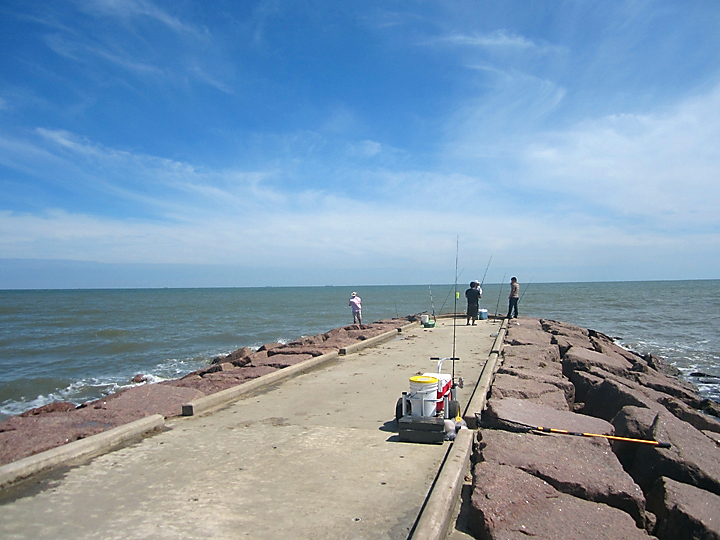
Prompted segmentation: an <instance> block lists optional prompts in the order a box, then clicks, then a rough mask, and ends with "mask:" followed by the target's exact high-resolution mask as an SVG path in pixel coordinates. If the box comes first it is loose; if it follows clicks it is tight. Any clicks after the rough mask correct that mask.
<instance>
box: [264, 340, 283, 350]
mask: <svg viewBox="0 0 720 540" xmlns="http://www.w3.org/2000/svg"><path fill="white" fill-rule="evenodd" d="M282 346H283V344H282V343H278V342H274V343H265V344H264V345H262V346H261V347H260V348H259V349H258V352H262V351H272V350H273V349H276V348H278V347H282Z"/></svg>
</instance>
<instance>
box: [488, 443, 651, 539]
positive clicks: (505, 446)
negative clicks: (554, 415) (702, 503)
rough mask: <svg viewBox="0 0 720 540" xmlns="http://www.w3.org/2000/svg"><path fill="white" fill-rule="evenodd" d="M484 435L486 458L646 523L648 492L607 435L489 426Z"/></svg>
mask: <svg viewBox="0 0 720 540" xmlns="http://www.w3.org/2000/svg"><path fill="white" fill-rule="evenodd" d="M481 435H482V440H481V443H480V454H479V455H480V457H481V458H482V459H483V461H488V462H492V463H497V464H500V465H510V466H513V467H517V468H519V469H522V470H523V471H525V472H526V473H529V474H531V475H533V476H535V477H537V478H540V479H542V480H545V481H546V482H547V483H549V484H550V485H551V486H553V487H554V488H555V489H557V490H558V491H560V492H562V493H567V494H568V495H572V496H574V497H578V498H581V499H585V500H588V501H594V502H600V503H604V504H607V505H609V506H612V507H614V508H618V509H620V510H622V511H624V512H627V513H628V514H629V515H630V516H631V517H632V518H633V520H635V523H636V524H637V526H638V527H640V528H644V527H645V519H646V518H645V496H644V495H643V492H642V490H641V489H640V487H639V486H638V485H637V484H636V483H635V482H634V481H633V479H632V478H631V477H630V475H629V474H627V473H626V472H625V471H624V470H623V468H622V465H620V462H619V461H618V460H617V458H616V457H615V454H613V452H612V449H611V448H610V444H609V443H608V441H607V439H601V438H585V437H573V436H568V435H550V434H539V433H537V434H533V433H510V432H506V431H499V430H489V429H484V430H482V433H481Z"/></svg>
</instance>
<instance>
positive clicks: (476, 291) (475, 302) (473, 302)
mask: <svg viewBox="0 0 720 540" xmlns="http://www.w3.org/2000/svg"><path fill="white" fill-rule="evenodd" d="M481 297H482V289H481V288H480V284H479V283H478V282H477V281H471V282H470V288H469V289H468V290H467V291H465V298H467V322H466V324H465V325H466V326H467V325H469V324H470V320H471V319H472V323H473V326H475V320H476V319H477V316H478V310H479V309H480V298H481Z"/></svg>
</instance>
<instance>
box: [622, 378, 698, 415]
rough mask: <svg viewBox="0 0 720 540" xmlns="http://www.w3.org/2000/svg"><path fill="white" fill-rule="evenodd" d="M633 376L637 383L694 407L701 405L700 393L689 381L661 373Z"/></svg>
mask: <svg viewBox="0 0 720 540" xmlns="http://www.w3.org/2000/svg"><path fill="white" fill-rule="evenodd" d="M635 377H636V379H635V380H636V381H637V382H638V384H640V385H642V386H644V387H646V388H652V389H653V390H655V391H657V392H662V393H664V394H667V395H669V396H673V397H676V398H678V399H680V400H682V401H683V402H684V403H687V404H688V405H690V406H691V407H692V408H694V409H699V408H700V406H701V405H702V398H701V397H700V393H699V392H698V390H697V388H696V387H695V386H694V385H693V384H691V383H688V382H685V381H681V380H680V379H676V378H674V377H668V376H667V375H663V374H661V373H654V374H653V373H638V374H637V375H636V376H635Z"/></svg>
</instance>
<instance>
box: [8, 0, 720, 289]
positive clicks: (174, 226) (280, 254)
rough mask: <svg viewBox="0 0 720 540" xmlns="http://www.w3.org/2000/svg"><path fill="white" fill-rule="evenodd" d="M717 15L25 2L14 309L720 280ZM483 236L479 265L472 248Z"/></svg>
mask: <svg viewBox="0 0 720 540" xmlns="http://www.w3.org/2000/svg"><path fill="white" fill-rule="evenodd" d="M718 28H720V3H718V2H716V1H714V0H713V1H709V0H708V1H704V0H698V1H688V2H678V1H642V0H639V1H617V2H605V1H596V2H593V1H584V0H576V1H565V2H563V1H541V0H534V1H527V0H522V1H516V2H513V1H506V2H486V1H477V0H473V1H417V2H405V1H388V0H383V1H380V2H345V1H335V0H334V1H327V0H318V1H306V2H280V1H258V2H254V1H245V2H237V1H223V0H218V1H213V2H199V1H193V0H182V1H172V2H170V1H167V2H165V1H151V0H63V1H43V0H36V1H34V2H25V1H20V0H17V1H15V0H4V1H3V2H1V3H0V193H1V197H0V288H18V287H19V288H55V287H135V286H140V287H146V286H154V287H163V286H170V287H174V286H262V285H353V284H423V283H451V282H452V281H453V279H454V276H455V256H456V247H457V246H459V250H458V259H459V262H458V265H459V266H458V268H459V271H460V281H462V282H464V281H468V280H469V279H471V278H481V277H482V274H483V272H484V270H485V267H486V265H487V263H488V260H489V259H490V257H491V256H492V264H491V266H490V270H489V271H488V276H487V278H486V281H488V282H499V281H500V280H501V279H502V278H503V277H504V276H505V278H506V280H507V278H508V277H509V276H510V275H511V274H515V275H518V277H519V278H520V280H521V281H523V280H524V281H526V282H527V281H528V280H529V279H533V280H534V281H536V282H539V281H598V280H599V281H604V280H636V279H637V280H648V279H650V280H652V279H701V278H713V279H716V278H720V270H719V269H720V249H718V246H720V217H719V211H720V32H718V31H717V29H718ZM458 239H459V241H458Z"/></svg>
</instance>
